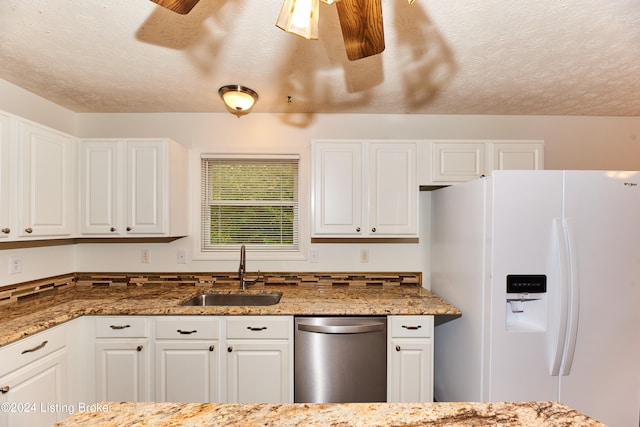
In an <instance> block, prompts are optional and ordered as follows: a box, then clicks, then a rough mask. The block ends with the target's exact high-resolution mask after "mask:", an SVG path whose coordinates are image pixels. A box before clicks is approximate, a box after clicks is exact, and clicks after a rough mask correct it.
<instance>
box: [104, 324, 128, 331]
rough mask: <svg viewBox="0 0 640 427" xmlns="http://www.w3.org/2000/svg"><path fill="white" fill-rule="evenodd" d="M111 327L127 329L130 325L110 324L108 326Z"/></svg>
mask: <svg viewBox="0 0 640 427" xmlns="http://www.w3.org/2000/svg"><path fill="white" fill-rule="evenodd" d="M109 327H110V328H111V329H115V330H120V329H127V328H130V327H131V325H110V326H109Z"/></svg>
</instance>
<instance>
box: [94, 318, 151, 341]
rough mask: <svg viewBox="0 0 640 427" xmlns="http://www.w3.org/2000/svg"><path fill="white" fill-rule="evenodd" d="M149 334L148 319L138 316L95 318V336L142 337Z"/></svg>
mask: <svg viewBox="0 0 640 427" xmlns="http://www.w3.org/2000/svg"><path fill="white" fill-rule="evenodd" d="M147 336H149V320H148V319H147V318H146V317H139V316H105V317H97V318H96V338H123V337H124V338H143V337H147Z"/></svg>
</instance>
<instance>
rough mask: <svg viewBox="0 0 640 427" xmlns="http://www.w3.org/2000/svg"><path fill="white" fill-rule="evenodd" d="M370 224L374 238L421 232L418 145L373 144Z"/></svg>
mask: <svg viewBox="0 0 640 427" xmlns="http://www.w3.org/2000/svg"><path fill="white" fill-rule="evenodd" d="M368 176H369V182H368V195H369V221H368V230H367V233H368V234H370V235H372V236H384V235H416V234H417V233H418V191H419V189H418V181H417V174H416V145H415V144H413V143H372V144H369V174H368Z"/></svg>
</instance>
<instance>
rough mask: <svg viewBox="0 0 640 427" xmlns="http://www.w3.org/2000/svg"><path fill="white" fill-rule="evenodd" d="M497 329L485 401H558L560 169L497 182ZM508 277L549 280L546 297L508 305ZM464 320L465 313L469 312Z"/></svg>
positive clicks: (493, 328) (510, 174)
mask: <svg viewBox="0 0 640 427" xmlns="http://www.w3.org/2000/svg"><path fill="white" fill-rule="evenodd" d="M492 182H493V185H492V187H493V198H492V199H493V201H492V208H493V209H492V218H491V221H490V227H492V229H491V230H489V235H490V236H491V239H490V242H491V243H492V246H490V247H492V249H491V253H490V258H489V259H490V260H491V262H490V265H489V268H490V275H491V286H490V295H488V297H487V303H488V304H489V307H488V312H489V313H490V314H491V315H490V317H489V322H490V324H489V325H488V330H489V331H490V335H489V337H488V341H489V342H488V345H487V347H486V348H488V350H489V351H488V353H489V357H488V358H487V360H486V369H485V378H487V381H485V387H486V389H485V390H484V394H483V400H486V401H531V400H556V399H557V389H558V377H557V376H552V375H551V368H552V366H551V365H552V363H553V357H554V354H555V350H556V344H557V343H558V333H559V331H558V324H557V323H558V318H559V314H560V311H561V309H562V307H561V306H560V304H561V301H562V298H561V292H560V289H561V287H560V281H561V278H560V265H559V260H558V255H559V253H558V252H559V242H558V230H557V228H556V226H555V225H554V224H557V223H558V220H559V219H560V217H561V215H562V193H563V186H562V172H561V171H535V172H531V171H502V172H499V173H498V172H496V173H495V174H494V175H493V177H492ZM508 275H545V276H546V279H547V291H546V293H541V294H539V295H535V296H533V295H529V296H527V297H528V298H531V299H527V300H523V301H522V302H521V303H518V304H511V303H509V302H508V300H509V296H508V295H507V289H506V284H507V276H508ZM463 316H464V312H463Z"/></svg>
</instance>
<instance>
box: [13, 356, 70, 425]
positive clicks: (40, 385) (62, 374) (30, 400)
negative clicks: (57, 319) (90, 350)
mask: <svg viewBox="0 0 640 427" xmlns="http://www.w3.org/2000/svg"><path fill="white" fill-rule="evenodd" d="M66 376H67V357H66V351H65V350H64V349H61V350H58V351H56V352H54V353H52V354H50V355H48V356H46V357H44V358H42V359H39V360H37V361H35V362H32V363H30V364H28V365H27V366H25V367H23V368H21V369H18V370H17V371H14V372H12V373H10V374H8V375H5V376H4V377H2V378H0V387H2V389H3V392H2V394H0V404H2V410H1V411H0V426H1V427H13V426H16V427H22V426H30V427H31V426H33V427H38V426H50V425H52V424H54V423H56V422H58V421H60V420H62V419H63V418H65V417H67V416H68V415H70V414H69V413H67V412H65V411H64V410H63V408H65V406H64V405H66V403H67V393H66V390H67V380H66ZM56 405H58V406H57V407H56Z"/></svg>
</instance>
